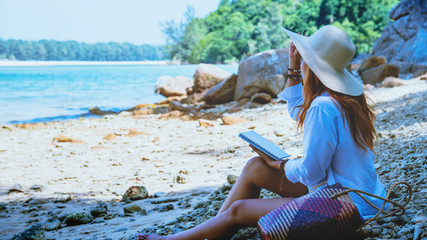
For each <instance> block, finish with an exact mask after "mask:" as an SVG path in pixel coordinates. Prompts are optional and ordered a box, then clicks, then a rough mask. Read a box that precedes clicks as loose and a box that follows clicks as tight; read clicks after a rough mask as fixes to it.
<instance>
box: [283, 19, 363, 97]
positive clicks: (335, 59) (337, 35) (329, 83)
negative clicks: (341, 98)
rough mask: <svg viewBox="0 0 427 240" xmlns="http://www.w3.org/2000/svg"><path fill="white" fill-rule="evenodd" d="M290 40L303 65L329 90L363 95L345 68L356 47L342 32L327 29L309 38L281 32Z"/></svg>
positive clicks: (330, 27) (358, 85)
mask: <svg viewBox="0 0 427 240" xmlns="http://www.w3.org/2000/svg"><path fill="white" fill-rule="evenodd" d="M282 29H283V30H284V31H285V32H286V34H287V35H288V36H289V37H290V38H291V40H292V42H293V43H294V45H295V47H296V49H297V50H298V52H299V54H300V55H301V57H302V59H303V60H304V61H305V63H306V64H307V65H308V66H309V67H310V69H311V70H312V71H313V72H314V74H316V76H317V77H318V78H319V80H320V81H321V82H322V83H323V84H324V85H325V86H326V87H328V88H329V89H331V90H333V91H336V92H340V93H343V94H347V95H351V96H359V95H361V94H362V93H363V85H362V83H361V82H360V81H359V80H358V79H357V78H356V77H354V76H353V75H352V74H351V73H350V72H348V71H347V69H345V67H346V66H347V65H348V64H349V63H350V61H351V59H352V58H353V56H354V54H355V52H356V47H355V46H354V43H353V41H351V39H350V37H349V36H348V35H347V33H346V32H344V31H343V30H341V29H339V28H337V27H334V26H331V25H327V26H324V27H322V28H320V29H319V30H317V31H316V32H315V33H314V34H313V35H311V36H310V37H306V36H303V35H300V34H297V33H295V32H292V31H289V30H288V29H286V28H282Z"/></svg>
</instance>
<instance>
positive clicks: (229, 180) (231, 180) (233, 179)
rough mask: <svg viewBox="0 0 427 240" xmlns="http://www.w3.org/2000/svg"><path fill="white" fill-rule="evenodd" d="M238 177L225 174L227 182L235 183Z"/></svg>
mask: <svg viewBox="0 0 427 240" xmlns="http://www.w3.org/2000/svg"><path fill="white" fill-rule="evenodd" d="M238 178H239V177H238V176H236V175H231V174H230V175H228V176H227V182H228V183H229V184H235V183H236V181H237V179H238Z"/></svg>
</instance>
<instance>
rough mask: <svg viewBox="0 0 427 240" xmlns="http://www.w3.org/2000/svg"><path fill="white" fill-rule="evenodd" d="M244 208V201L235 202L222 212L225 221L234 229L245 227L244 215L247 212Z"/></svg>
mask: <svg viewBox="0 0 427 240" xmlns="http://www.w3.org/2000/svg"><path fill="white" fill-rule="evenodd" d="M246 206H247V204H246V201H245V200H237V201H235V202H234V203H233V204H232V205H231V206H230V207H229V208H228V209H227V211H225V212H224V214H225V215H226V217H227V219H228V220H229V221H230V223H231V224H232V225H234V226H235V227H242V226H244V225H245V221H244V220H245V213H247V211H248V209H246V208H247V207H246Z"/></svg>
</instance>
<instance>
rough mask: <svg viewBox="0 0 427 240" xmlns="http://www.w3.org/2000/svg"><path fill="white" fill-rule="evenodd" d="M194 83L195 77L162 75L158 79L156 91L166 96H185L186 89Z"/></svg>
mask: <svg viewBox="0 0 427 240" xmlns="http://www.w3.org/2000/svg"><path fill="white" fill-rule="evenodd" d="M193 85H194V81H193V79H190V78H187V77H183V76H176V77H172V76H160V77H159V78H158V79H157V82H156V86H155V92H156V93H158V94H161V95H163V96H165V97H173V96H183V95H186V94H187V91H186V89H187V88H188V87H192V86H193Z"/></svg>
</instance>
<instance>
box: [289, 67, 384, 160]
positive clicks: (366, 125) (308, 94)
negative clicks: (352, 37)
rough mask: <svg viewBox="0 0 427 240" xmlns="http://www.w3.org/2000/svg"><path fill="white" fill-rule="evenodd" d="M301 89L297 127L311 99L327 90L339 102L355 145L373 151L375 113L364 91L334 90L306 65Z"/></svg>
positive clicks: (300, 123)
mask: <svg viewBox="0 0 427 240" xmlns="http://www.w3.org/2000/svg"><path fill="white" fill-rule="evenodd" d="M303 89H304V91H303V98H304V102H303V104H302V105H301V106H299V107H300V110H299V111H298V116H297V121H298V128H301V127H302V126H303V123H304V119H305V116H306V114H307V111H308V109H309V108H310V105H311V103H312V102H313V100H314V99H315V98H316V97H318V96H320V95H321V94H322V93H323V92H324V91H327V92H328V93H329V96H331V97H332V98H333V99H335V101H334V102H335V104H339V107H338V109H340V111H341V114H342V115H343V117H344V119H347V123H348V126H349V127H350V132H351V136H352V137H353V140H354V142H355V143H356V145H357V146H358V147H360V148H362V149H363V150H364V151H366V150H367V149H368V148H369V149H370V150H372V151H373V152H374V140H375V138H376V137H377V133H376V130H375V127H374V122H375V114H374V112H373V106H372V105H371V104H369V103H368V101H367V97H366V96H365V94H364V93H363V94H362V95H360V96H350V95H346V94H342V93H339V92H335V91H333V90H331V89H329V88H327V87H326V86H325V85H323V83H322V82H321V81H320V80H319V78H318V77H317V76H316V75H315V74H314V73H313V71H311V69H310V68H309V67H308V66H307V68H306V71H305V72H304V85H303Z"/></svg>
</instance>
